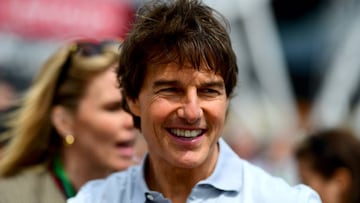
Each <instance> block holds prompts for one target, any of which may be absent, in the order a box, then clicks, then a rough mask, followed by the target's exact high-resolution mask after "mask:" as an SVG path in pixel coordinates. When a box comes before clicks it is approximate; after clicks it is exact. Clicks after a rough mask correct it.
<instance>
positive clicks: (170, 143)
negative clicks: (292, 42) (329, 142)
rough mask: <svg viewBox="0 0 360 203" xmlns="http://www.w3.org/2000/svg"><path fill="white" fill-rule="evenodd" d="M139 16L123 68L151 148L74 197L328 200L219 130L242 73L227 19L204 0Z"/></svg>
mask: <svg viewBox="0 0 360 203" xmlns="http://www.w3.org/2000/svg"><path fill="white" fill-rule="evenodd" d="M136 16H137V18H136V20H135V24H134V26H133V29H132V31H131V32H130V33H129V34H128V36H127V38H126V39H125V40H124V42H123V45H122V49H123V50H126V52H122V53H121V54H120V65H119V68H118V71H117V74H118V78H119V80H120V85H121V87H123V95H124V97H125V101H126V107H127V108H126V109H127V110H129V112H131V113H132V114H133V116H134V119H135V126H137V127H139V128H140V129H141V132H142V134H143V136H144V138H145V140H146V142H147V143H148V153H147V155H146V156H145V159H144V160H143V162H142V164H141V165H138V166H134V167H130V168H129V169H128V170H126V171H123V172H119V173H114V174H112V175H111V176H109V177H108V178H106V179H102V180H97V181H92V182H91V183H89V184H87V185H85V186H84V187H83V188H82V189H81V190H80V192H79V193H78V194H77V195H76V197H74V198H71V199H69V200H68V202H69V203H79V202H86V203H91V202H107V203H110V202H136V203H137V202H162V203H170V202H173V203H184V202H188V203H190V202H207V203H211V202H221V203H226V202H231V203H234V202H244V203H254V202H261V203H267V202H268V203H269V202H301V203H304V202H320V199H319V197H318V195H317V194H316V193H315V192H314V191H313V190H311V189H310V188H309V187H307V186H304V185H298V186H296V187H290V186H289V185H288V184H287V183H286V182H285V181H283V180H282V179H279V178H275V177H272V176H270V175H269V174H267V173H265V172H264V171H263V170H261V169H260V168H258V167H256V166H253V165H251V164H249V163H248V162H246V161H244V160H242V159H241V158H239V156H237V155H236V154H235V152H234V151H232V150H231V148H230V147H229V145H227V144H226V143H225V141H224V140H223V139H222V138H220V136H221V134H222V133H223V132H222V131H223V129H224V125H225V120H226V117H227V109H228V105H229V100H230V98H231V96H232V93H233V90H234V88H235V86H236V84H237V73H238V67H237V64H236V57H235V54H234V51H233V49H232V46H231V42H230V38H229V35H228V32H227V27H226V20H225V19H224V18H223V17H222V16H221V15H220V14H219V13H218V12H216V11H215V10H213V9H211V8H210V7H208V6H206V5H204V4H203V3H202V2H201V1H198V0H174V1H167V0H163V1H155V2H151V3H149V4H145V5H143V6H141V7H140V9H139V10H138V13H137V14H136Z"/></svg>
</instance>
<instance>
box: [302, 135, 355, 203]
mask: <svg viewBox="0 0 360 203" xmlns="http://www.w3.org/2000/svg"><path fill="white" fill-rule="evenodd" d="M295 157H296V159H297V161H298V171H299V176H300V179H301V180H302V182H304V183H305V184H307V185H309V186H310V187H312V188H313V189H315V190H316V191H317V192H318V193H319V195H320V197H321V199H322V201H323V203H359V202H360V192H359V191H360V174H359V172H360V141H359V140H358V139H357V138H356V137H355V135H354V134H353V133H352V132H351V131H349V130H345V129H340V128H333V129H328V130H322V131H318V132H315V133H312V134H311V135H309V136H308V137H306V138H305V140H304V141H303V142H302V143H301V144H300V145H299V146H298V147H297V149H296V151H295Z"/></svg>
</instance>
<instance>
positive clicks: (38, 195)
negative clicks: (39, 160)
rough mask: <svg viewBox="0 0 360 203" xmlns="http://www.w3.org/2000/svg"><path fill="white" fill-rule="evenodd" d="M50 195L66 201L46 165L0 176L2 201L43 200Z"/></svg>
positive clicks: (0, 198) (0, 197) (0, 200)
mask: <svg viewBox="0 0 360 203" xmlns="http://www.w3.org/2000/svg"><path fill="white" fill-rule="evenodd" d="M50 197H51V198H55V199H62V202H65V199H64V197H62V196H61V192H60V191H59V190H58V189H57V187H56V185H55V184H54V181H53V180H52V178H51V174H50V173H49V172H48V170H47V167H46V166H44V165H37V166H34V167H30V168H27V169H25V170H23V171H21V172H19V173H17V174H15V175H12V176H9V177H1V178H0V202H9V203H10V202H29V203H30V202H43V201H42V200H44V199H47V198H50Z"/></svg>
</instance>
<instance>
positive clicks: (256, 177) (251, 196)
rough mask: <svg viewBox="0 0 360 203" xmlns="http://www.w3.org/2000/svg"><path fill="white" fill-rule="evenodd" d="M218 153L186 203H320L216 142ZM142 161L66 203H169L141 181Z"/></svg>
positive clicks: (302, 187) (309, 192)
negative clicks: (212, 168) (213, 167)
mask: <svg viewBox="0 0 360 203" xmlns="http://www.w3.org/2000/svg"><path fill="white" fill-rule="evenodd" d="M219 147H220V154H219V159H218V162H217V164H216V167H215V170H214V172H213V173H212V175H211V176H209V177H208V178H207V179H205V180H202V181H200V182H199V183H197V184H196V185H195V187H194V188H193V189H192V192H191V194H190V195H189V197H188V199H187V203H198V202H206V203H215V202H217V203H321V201H320V198H319V196H318V195H317V193H315V192H314V191H313V190H312V189H310V188H309V187H307V186H305V185H296V186H290V185H288V184H287V183H286V182H285V181H283V180H282V179H280V178H276V177H273V176H271V175H269V174H267V173H266V172H264V171H263V170H262V169H260V168H259V167H256V166H254V165H252V164H250V163H248V162H247V161H245V160H242V159H240V158H239V157H238V156H237V155H236V154H235V152H233V151H232V150H231V149H230V147H229V146H228V145H227V144H226V143H225V141H224V140H222V139H220V140H219ZM144 165H145V160H144V161H143V162H142V164H141V165H139V166H133V167H131V168H129V169H128V170H127V171H123V172H117V173H114V174H112V175H110V176H109V177H108V178H106V179H101V180H95V181H91V182H89V183H88V184H86V185H85V186H84V187H83V188H82V189H81V190H80V191H79V193H78V194H77V195H76V196H75V197H74V198H72V199H69V200H68V203H95V202H96V203H170V201H169V200H168V199H166V198H164V197H163V195H162V194H161V193H159V192H156V191H151V190H149V188H148V187H147V185H146V182H145V179H144Z"/></svg>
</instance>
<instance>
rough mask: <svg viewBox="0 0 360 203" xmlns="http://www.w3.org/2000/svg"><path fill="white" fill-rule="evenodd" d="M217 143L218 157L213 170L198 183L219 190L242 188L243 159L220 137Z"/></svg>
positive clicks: (237, 190)
mask: <svg viewBox="0 0 360 203" xmlns="http://www.w3.org/2000/svg"><path fill="white" fill-rule="evenodd" d="M218 144H219V158H218V161H217V163H216V166H215V170H214V172H213V173H212V174H211V175H210V176H209V177H208V178H207V179H206V180H203V181H201V182H199V183H198V185H200V184H209V185H212V186H213V187H215V188H217V189H219V190H225V191H236V192H239V191H240V190H241V188H242V180H243V161H242V160H241V159H240V158H239V156H238V155H237V154H236V153H235V152H234V151H233V150H232V149H231V148H230V146H229V145H228V144H227V143H226V142H225V141H224V140H223V139H222V138H220V139H219V142H218ZM230 174H231V175H230Z"/></svg>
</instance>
